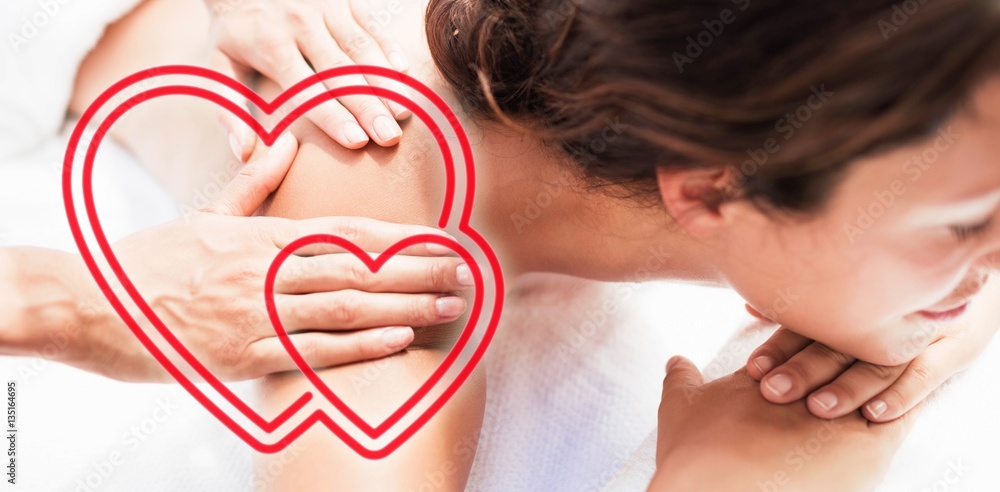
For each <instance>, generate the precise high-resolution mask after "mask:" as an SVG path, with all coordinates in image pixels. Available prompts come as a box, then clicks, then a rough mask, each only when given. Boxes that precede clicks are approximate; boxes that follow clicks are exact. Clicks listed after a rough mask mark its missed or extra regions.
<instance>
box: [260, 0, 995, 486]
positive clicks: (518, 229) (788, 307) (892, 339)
mask: <svg viewBox="0 0 1000 492" xmlns="http://www.w3.org/2000/svg"><path fill="white" fill-rule="evenodd" d="M411 15H413V17H414V19H415V20H411V21H410V22H412V24H410V23H407V24H404V25H401V26H400V25H396V26H394V29H396V32H397V36H399V38H400V39H401V40H403V41H404V42H403V45H404V46H407V47H408V50H409V51H408V53H407V57H408V58H409V59H410V60H411V61H412V62H413V68H411V72H410V73H411V74H413V75H414V76H416V77H417V78H418V79H420V80H422V81H425V82H427V83H429V85H431V87H432V88H434V89H435V90H436V91H438V92H439V93H440V94H443V95H444V96H445V97H446V98H448V97H449V96H450V90H449V88H448V87H447V86H445V84H443V83H442V82H441V81H440V80H439V79H438V78H437V76H436V74H435V72H434V70H433V68H432V67H431V66H430V62H429V54H428V53H427V52H426V51H425V50H426V47H425V46H424V45H423V44H421V43H418V42H417V41H418V40H419V39H420V37H419V32H420V29H421V27H422V26H420V25H419V22H417V21H419V9H416V8H415V9H414V12H411ZM407 40H410V41H411V42H405V41H407ZM998 89H1000V79H993V80H990V81H989V82H988V83H987V84H985V85H984V86H983V87H982V88H981V89H980V90H979V91H978V92H977V94H976V95H975V97H974V98H973V100H972V101H971V102H970V104H969V107H970V108H973V110H972V111H969V112H963V113H960V114H958V115H957V116H956V117H954V118H952V119H951V120H950V121H949V122H948V123H947V124H946V125H945V126H944V130H945V131H952V132H953V133H956V134H959V135H961V137H960V138H955V139H954V142H952V143H950V144H949V148H948V151H947V152H942V153H940V157H939V158H938V159H937V160H936V161H935V162H934V164H933V165H932V166H930V167H929V168H928V169H926V170H923V169H922V170H921V177H920V178H919V179H916V180H912V181H911V180H910V173H912V169H910V167H908V166H907V160H908V159H910V158H911V156H912V155H913V154H914V153H920V152H922V151H923V150H925V148H927V147H933V146H934V144H935V141H934V139H933V138H932V139H929V140H927V141H921V142H917V143H915V144H913V145H911V146H907V147H904V148H899V149H896V150H894V151H892V152H889V153H886V154H882V155H877V156H870V157H867V158H865V159H862V160H860V161H859V162H857V163H856V164H855V165H854V166H853V167H852V168H851V170H850V171H849V172H848V174H847V175H846V176H845V179H844V181H843V183H842V184H841V186H839V187H838V188H837V190H835V192H834V193H833V196H832V199H831V200H830V202H829V203H828V204H827V205H826V207H825V208H824V209H823V210H822V211H820V212H818V213H815V214H810V215H808V216H795V215H784V214H767V213H764V212H762V211H761V210H760V209H758V208H757V207H755V206H753V205H752V204H750V203H747V202H743V201H728V202H725V203H723V204H721V205H720V206H717V207H713V206H709V205H708V204H709V203H711V197H712V196H716V195H718V193H719V191H720V190H721V189H724V188H725V187H726V186H727V185H728V183H730V182H732V181H733V176H731V175H728V174H727V173H726V172H725V171H722V170H705V171H685V172H671V171H669V170H667V169H662V170H661V171H660V172H659V174H658V184H659V190H660V196H659V197H658V198H659V204H658V205H657V206H644V205H642V204H637V203H636V202H634V201H628V200H622V199H619V198H616V197H615V196H614V194H613V193H601V192H595V191H592V190H591V189H590V188H589V187H588V183H587V182H586V181H584V180H582V179H580V178H578V177H577V176H576V175H574V174H573V173H570V172H567V170H569V169H572V164H571V163H569V162H567V160H566V159H565V158H561V157H558V156H554V155H553V152H552V151H551V150H550V149H547V148H546V147H545V146H544V145H543V144H542V142H540V141H539V140H538V139H536V138H533V137H531V136H527V135H521V134H517V133H515V132H513V131H511V130H508V129H506V128H503V127H500V126H498V125H496V124H493V123H489V122H484V121H478V120H474V119H470V118H468V117H464V118H462V117H461V116H460V118H461V119H462V123H463V125H464V126H465V128H466V129H467V131H468V132H469V133H470V135H471V136H472V140H473V142H474V146H475V149H474V150H475V154H476V166H477V167H476V169H477V174H478V176H479V188H477V197H476V203H477V209H476V210H475V211H474V216H473V224H474V226H475V227H476V228H477V230H480V231H483V232H484V234H485V235H486V237H488V238H489V240H490V242H491V244H492V245H493V246H494V247H495V248H496V249H497V250H498V252H499V254H500V257H501V263H502V264H503V265H505V274H506V275H507V276H508V278H513V277H514V276H516V275H517V274H520V273H524V272H531V271H543V272H554V273H560V274H569V275H576V276H582V277H589V278H594V279H600V280H612V281H614V280H635V279H637V278H647V279H648V278H664V279H675V280H685V281H694V282H701V283H712V284H717V285H727V286H731V287H732V288H734V289H735V290H737V292H739V293H740V294H741V295H743V296H744V298H745V299H747V301H748V303H749V304H750V305H751V306H753V307H755V308H756V309H757V310H759V311H761V312H764V313H768V315H769V317H771V318H772V319H773V320H775V321H778V322H780V323H782V324H783V325H785V326H787V327H789V328H790V329H792V330H794V331H795V332H797V333H799V334H800V335H802V336H804V337H807V338H808V339H811V340H816V341H819V342H821V343H822V344H823V346H825V347H827V349H830V351H831V352H832V353H836V354H841V356H842V354H848V355H849V357H853V358H858V359H864V360H866V361H868V362H870V363H873V364H879V365H887V366H894V365H899V364H902V363H905V362H908V361H909V360H912V359H913V358H914V357H916V356H917V355H918V354H919V353H921V351H923V350H924V349H925V348H926V347H927V346H928V345H929V344H930V343H931V342H932V341H934V340H936V339H937V338H938V337H939V336H940V335H941V334H942V333H940V332H938V331H937V330H940V329H941V328H942V326H943V325H942V324H941V323H932V324H931V325H932V326H933V328H932V329H933V330H935V331H934V332H932V334H931V336H929V337H928V336H923V337H915V333H918V330H921V329H924V330H926V329H927V326H928V324H929V323H928V322H927V320H926V319H925V318H924V317H923V316H921V315H920V314H918V313H919V312H920V311H945V310H947V309H950V308H952V307H954V306H955V305H956V304H955V303H956V302H961V301H960V300H961V299H964V298H967V297H971V296H973V295H974V294H975V292H974V290H975V289H970V288H969V286H970V285H973V282H970V280H969V279H973V278H979V277H980V275H981V274H982V273H983V271H984V269H985V268H986V267H988V266H989V265H990V264H992V262H994V261H995V259H996V257H997V254H998V253H997V251H998V250H1000V234H998V231H997V230H996V229H988V230H987V232H986V233H985V234H983V235H981V236H976V237H975V239H970V240H968V241H959V240H958V239H957V238H956V237H955V235H954V233H953V232H952V230H951V228H952V227H954V226H972V225H976V224H979V223H980V222H983V221H984V220H986V219H988V218H990V217H992V216H993V215H995V214H996V212H997V209H998V208H1000V169H998V168H996V166H993V165H992V163H991V161H990V159H991V158H992V156H994V155H997V152H998V151H1000V143H998V142H997V141H996V140H995V139H994V138H992V135H995V134H996V132H997V131H998V130H1000V90H998ZM264 91H265V93H267V92H268V89H267V88H266V87H264ZM270 93H271V94H272V95H273V94H274V93H276V90H273V89H272V90H271V91H270ZM455 107H457V106H455ZM973 115H975V117H973ZM294 131H295V132H296V134H297V135H299V137H300V138H301V140H302V142H303V146H302V150H301V152H300V153H299V155H298V157H297V161H296V163H295V164H294V165H293V168H292V170H291V172H290V174H289V176H288V177H287V178H286V180H285V181H284V183H283V184H282V188H280V189H279V190H278V192H277V193H276V195H275V197H274V199H273V201H272V202H271V204H270V206H269V207H268V208H267V213H268V214H271V215H277V216H282V217H291V218H301V217H311V216H319V215H324V214H330V213H347V214H361V215H366V216H374V217H377V218H380V219H384V220H390V221H407V222H410V221H413V222H416V223H424V224H428V223H431V221H432V220H433V217H434V214H435V213H436V211H437V210H438V208H439V204H440V201H439V198H438V197H439V196H440V182H441V173H440V163H439V162H437V160H436V159H434V158H429V157H428V154H427V153H425V152H422V151H421V143H420V142H421V140H422V139H426V137H427V135H426V134H425V133H424V132H423V130H422V128H421V127H419V126H416V127H415V126H413V125H409V126H406V127H404V136H403V139H402V140H401V142H400V145H399V148H398V149H396V150H394V151H393V152H392V153H391V154H387V153H385V152H384V151H383V150H382V149H370V148H366V149H364V151H363V152H362V153H358V154H349V153H347V152H346V151H345V150H344V149H341V148H339V147H337V146H335V145H333V144H332V143H331V142H329V141H328V140H327V139H326V138H325V137H323V136H322V134H321V133H320V132H319V131H317V130H316V129H313V128H310V125H308V124H302V125H299V126H297V127H296V128H295V130H294ZM625 131H627V129H626V130H625ZM401 175H402V176H406V178H407V179H406V180H405V183H400V180H399V179H398V176H401ZM897 180H905V183H906V192H905V193H904V194H903V196H900V197H897V198H896V199H895V202H894V203H893V204H892V206H891V207H889V210H888V211H887V212H886V213H884V214H883V215H882V216H881V217H879V218H878V219H877V220H875V221H874V223H873V224H872V225H871V226H870V227H869V228H867V229H866V230H864V231H863V234H861V235H860V236H852V235H849V234H847V233H846V232H845V225H847V224H855V223H856V221H857V214H858V212H857V210H858V208H859V207H862V208H867V207H869V205H870V204H871V202H872V201H873V200H874V199H875V198H874V197H873V194H874V193H876V192H878V191H880V190H892V189H893V187H894V186H896V187H897V188H898V185H894V183H895V182H896V181H897ZM345 182H350V183H351V184H352V185H351V187H349V189H346V190H344V189H343V188H342V184H343V183H345ZM553 186H554V187H555V189H557V190H558V191H559V192H558V193H553V192H552V191H551V190H552V189H553ZM331 189H337V190H338V193H336V194H331V193H328V192H327V190H331ZM341 190H342V191H341ZM542 195H547V197H551V200H548V199H546V201H545V203H546V206H545V207H544V210H543V211H542V213H541V214H540V215H539V216H538V217H537V218H534V220H533V221H531V222H530V223H529V224H523V223H519V222H518V221H517V220H516V219H515V217H517V216H519V215H521V216H523V215H525V204H531V203H536V204H537V203H538V198H537V197H539V196H542ZM651 248H652V249H653V251H655V250H658V249H661V250H663V251H667V252H669V253H668V254H667V255H665V256H666V257H667V258H666V260H665V261H651V259H655V258H656V256H655V255H653V254H651ZM595 252H598V253H599V254H595ZM804 252H808V254H805V253H804ZM650 265H655V268H652V269H651V268H650ZM993 295H994V296H995V295H996V294H995V293H993ZM788 299H792V302H787V301H788ZM985 302H987V303H990V301H985ZM782 303H784V304H782ZM990 304H993V303H990ZM985 317H986V318H990V317H992V318H993V319H1000V318H997V317H996V314H995V313H987V316H985ZM985 325H986V326H987V328H985V329H982V331H984V332H987V333H988V334H989V335H991V334H992V331H994V330H995V326H996V324H995V323H994V324H992V325H990V324H989V323H985ZM984 338H986V339H988V336H987V337H984ZM793 353H794V352H793ZM786 359H787V357H786ZM338 371H339V369H338ZM897 374H898V373H897ZM324 377H325V378H327V379H329V380H335V379H337V377H338V376H336V375H335V374H333V373H328V374H325V375H324ZM824 382H826V381H824ZM287 384H290V385H292V386H296V385H297V384H298V383H296V382H295V381H294V380H289V381H288V382H287ZM855 408H856V407H855ZM330 446H334V447H335V443H328V444H327V445H325V447H324V448H323V449H326V448H327V447H330ZM882 451H885V450H884V449H883V450H882ZM879 456H881V454H880V455H879ZM331 462H336V461H332V460H331ZM341 471H343V470H341ZM310 473H312V474H313V476H314V477H317V478H318V479H320V480H322V479H323V477H324V476H327V475H326V473H325V472H321V471H317V470H311V471H310ZM336 473H337V472H330V475H329V477H332V476H333V475H334V474H336Z"/></svg>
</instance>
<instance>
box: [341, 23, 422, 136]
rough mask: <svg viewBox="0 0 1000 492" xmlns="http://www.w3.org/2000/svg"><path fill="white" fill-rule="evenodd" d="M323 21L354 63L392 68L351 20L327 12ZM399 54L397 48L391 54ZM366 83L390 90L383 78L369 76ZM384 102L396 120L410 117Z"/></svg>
mask: <svg viewBox="0 0 1000 492" xmlns="http://www.w3.org/2000/svg"><path fill="white" fill-rule="evenodd" d="M325 19H326V26H327V28H328V29H329V30H330V34H331V35H333V38H334V39H335V40H336V41H337V44H338V45H339V46H340V49H341V50H343V52H344V53H345V54H346V55H347V56H348V57H349V58H350V59H351V60H352V61H353V62H354V63H358V64H363V65H375V66H379V67H385V68H393V63H392V62H390V61H389V59H388V58H387V57H386V54H385V52H383V51H382V49H381V47H380V46H379V43H378V42H376V40H375V39H374V38H373V37H372V36H371V35H370V34H369V33H368V32H367V31H365V30H364V29H362V28H361V26H360V25H358V24H357V23H355V20H354V19H353V18H348V17H347V16H341V15H336V14H331V13H329V12H327V14H326V17H325ZM400 52H401V50H398V48H397V51H395V52H393V54H394V55H396V56H400ZM397 63H398V60H397ZM404 65H405V62H404ZM368 82H369V83H370V84H371V85H373V86H376V87H383V88H386V89H391V88H392V86H391V85H390V84H389V81H388V80H386V78H385V77H379V76H371V77H368ZM384 102H385V106H386V107H387V108H389V111H390V112H391V113H392V115H393V117H395V118H396V119H398V120H402V119H405V118H408V117H409V116H410V111H409V110H407V109H406V108H404V107H403V106H401V105H399V104H397V103H395V102H392V101H388V100H386V101H384ZM355 114H357V113H355Z"/></svg>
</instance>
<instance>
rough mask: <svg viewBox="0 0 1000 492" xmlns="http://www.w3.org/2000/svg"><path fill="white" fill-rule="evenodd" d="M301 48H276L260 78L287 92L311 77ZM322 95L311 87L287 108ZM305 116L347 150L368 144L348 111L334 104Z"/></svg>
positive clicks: (293, 99) (321, 91)
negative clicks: (275, 84)
mask: <svg viewBox="0 0 1000 492" xmlns="http://www.w3.org/2000/svg"><path fill="white" fill-rule="evenodd" d="M300 50H301V47H300V46H297V45H296V44H289V45H285V46H283V47H282V48H279V49H278V53H277V55H276V56H274V57H273V61H272V63H271V64H269V65H266V66H262V67H260V71H261V73H262V74H264V76H266V77H267V78H269V79H271V80H273V81H274V82H275V83H277V84H278V86H279V87H281V89H282V90H288V88H290V87H292V86H293V85H295V84H296V83H298V82H301V81H302V80H303V79H305V78H307V77H310V76H312V75H314V74H315V72H314V71H313V69H312V68H310V67H309V64H308V63H306V60H305V58H303V53H302V52H301V51H300ZM322 93H323V86H321V85H320V84H312V85H310V86H309V87H308V88H307V89H305V90H303V91H302V92H300V93H298V94H297V95H296V96H295V97H293V98H292V100H291V101H290V102H289V104H290V107H297V106H300V105H302V104H303V103H305V102H306V101H308V100H309V99H312V98H313V97H316V96H318V95H321V94H322ZM306 117H307V118H308V119H309V120H310V121H312V122H313V123H314V124H315V125H316V126H317V127H319V128H320V130H323V132H324V133H326V134H327V135H329V136H330V138H332V139H334V140H335V141H336V142H337V143H339V144H340V145H343V146H344V147H347V148H349V149H359V148H361V147H364V146H365V145H367V144H368V136H367V135H365V132H364V129H362V128H361V126H359V125H358V121H357V120H356V119H355V118H354V116H352V115H351V112H350V111H348V110H347V109H346V108H344V107H343V106H342V105H341V104H340V103H339V102H337V101H333V100H331V101H326V102H324V103H322V104H320V105H318V106H316V107H315V108H313V109H311V110H309V112H308V113H306Z"/></svg>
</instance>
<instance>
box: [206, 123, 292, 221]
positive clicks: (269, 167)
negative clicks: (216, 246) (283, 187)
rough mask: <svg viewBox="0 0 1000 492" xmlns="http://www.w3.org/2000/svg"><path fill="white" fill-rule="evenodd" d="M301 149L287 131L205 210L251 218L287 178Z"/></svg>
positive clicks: (244, 168) (241, 171)
mask: <svg viewBox="0 0 1000 492" xmlns="http://www.w3.org/2000/svg"><path fill="white" fill-rule="evenodd" d="M297 150H298V142H296V140H295V137H293V136H292V135H291V134H290V133H285V134H283V135H281V137H279V138H278V140H277V141H275V142H274V145H273V146H272V147H271V148H270V149H268V151H267V152H266V153H265V154H264V155H263V156H261V157H258V158H256V159H255V160H254V161H252V162H250V163H249V164H247V165H245V166H243V168H241V169H240V172H239V174H237V175H236V177H235V178H233V180H232V181H231V182H230V183H229V184H228V185H226V188H225V189H224V190H222V193H220V194H219V196H218V197H216V198H215V199H214V200H213V201H212V203H210V204H209V205H208V206H207V207H205V208H204V209H203V211H204V212H209V213H216V214H221V215H232V216H239V217H247V216H250V215H253V213H254V212H255V211H257V209H258V208H260V206H261V205H262V204H263V203H264V200H266V199H267V197H268V196H270V195H271V193H274V190H276V189H278V185H280V184H281V180H283V179H284V178H285V174H286V173H287V172H288V168H289V167H290V166H291V165H292V160H293V159H294V157H295V153H296V151H297Z"/></svg>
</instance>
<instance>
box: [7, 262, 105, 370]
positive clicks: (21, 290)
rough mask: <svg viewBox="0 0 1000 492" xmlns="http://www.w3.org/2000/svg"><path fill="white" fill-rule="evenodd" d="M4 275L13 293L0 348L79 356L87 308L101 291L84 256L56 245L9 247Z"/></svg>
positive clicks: (53, 357) (66, 358)
mask: <svg viewBox="0 0 1000 492" xmlns="http://www.w3.org/2000/svg"><path fill="white" fill-rule="evenodd" d="M0 277H2V278H3V279H4V284H5V286H6V288H5V290H7V292H8V293H9V294H10V296H9V298H7V299H5V300H4V302H5V304H6V305H5V306H4V307H5V308H6V309H4V311H6V312H7V316H5V317H4V318H3V319H0V350H2V352H3V353H4V354H7V355H24V356H37V357H43V358H46V359H51V360H55V361H59V362H67V361H72V360H73V359H75V358H78V357H79V356H80V354H78V353H77V352H78V351H77V348H78V347H80V346H81V344H79V343H77V339H78V338H79V337H80V336H81V334H82V332H84V331H85V328H86V327H85V326H84V324H85V323H87V320H86V319H85V318H86V316H85V315H86V314H87V313H86V312H85V311H87V310H86V307H87V306H93V305H95V304H94V303H95V301H96V300H97V299H96V296H95V295H94V294H96V295H98V296H99V295H100V291H99V290H98V289H97V288H96V286H91V285H90V284H92V283H93V281H92V280H90V279H89V278H88V277H87V276H86V267H85V266H84V264H83V262H82V260H81V259H80V258H79V257H78V256H76V255H72V254H69V253H64V252H60V251H55V250H48V249H41V248H8V249H5V250H3V252H2V253H0ZM88 281H89V282H88ZM91 317H93V316H91Z"/></svg>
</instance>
